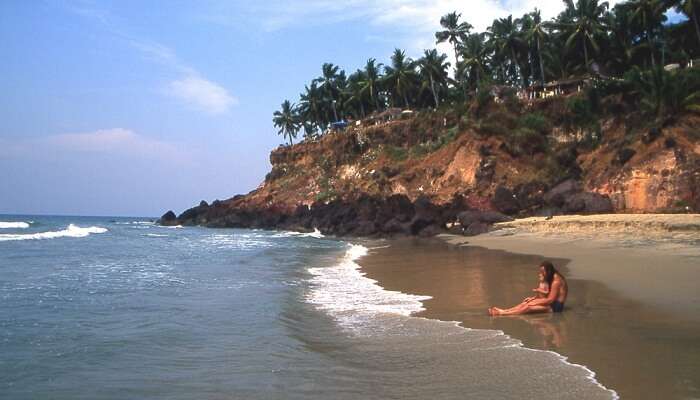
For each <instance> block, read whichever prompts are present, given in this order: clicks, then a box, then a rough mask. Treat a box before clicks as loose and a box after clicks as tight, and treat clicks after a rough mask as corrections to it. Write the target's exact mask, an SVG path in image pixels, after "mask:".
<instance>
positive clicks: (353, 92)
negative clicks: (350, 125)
mask: <svg viewBox="0 0 700 400" xmlns="http://www.w3.org/2000/svg"><path fill="white" fill-rule="evenodd" d="M364 75H365V73H364V71H362V70H360V69H358V70H357V71H355V72H354V73H352V74H350V76H349V77H348V83H347V87H346V88H345V95H346V96H345V97H346V99H345V101H344V102H343V107H344V108H345V109H346V110H347V109H348V108H351V107H354V108H355V112H353V114H354V115H355V116H356V117H360V118H364V117H365V99H366V96H365V95H364V92H363V91H362V82H363V81H365V80H366V78H365V76H364ZM357 111H359V112H357Z"/></svg>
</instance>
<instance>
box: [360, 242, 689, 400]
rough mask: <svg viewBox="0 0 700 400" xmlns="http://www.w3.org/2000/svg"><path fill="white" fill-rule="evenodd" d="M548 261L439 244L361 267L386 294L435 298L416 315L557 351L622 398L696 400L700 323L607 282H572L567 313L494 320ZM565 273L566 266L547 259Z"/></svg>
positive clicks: (402, 245) (396, 249)
mask: <svg viewBox="0 0 700 400" xmlns="http://www.w3.org/2000/svg"><path fill="white" fill-rule="evenodd" d="M542 260H543V257H540V256H535V255H519V254H512V253H507V252H504V251H496V250H488V249H484V248H478V247H470V246H466V247H457V246H451V245H447V244H445V243H444V242H442V241H425V240H411V239H407V240H400V241H396V242H394V243H392V246H391V247H390V248H387V249H381V250H375V251H372V252H371V253H370V255H369V256H368V257H366V258H364V259H361V260H360V262H359V263H360V264H361V265H362V267H363V270H364V271H365V272H366V273H367V276H368V277H370V278H372V279H376V280H378V281H379V284H380V285H381V286H383V287H384V288H385V289H388V290H398V291H402V292H405V293H413V294H419V295H427V296H432V299H430V300H427V301H425V302H424V305H425V307H426V310H425V311H423V312H421V313H419V314H418V315H417V316H420V317H426V318H434V319H440V320H444V321H459V322H460V323H461V324H462V325H463V326H465V327H468V328H475V329H497V330H502V331H504V332H505V333H506V334H508V335H510V336H512V337H514V338H517V339H519V340H521V341H522V342H523V344H524V345H526V346H528V347H531V348H537V349H543V350H552V351H556V352H557V353H560V354H562V355H564V356H566V357H568V358H569V359H570V361H571V362H574V363H578V364H583V365H586V366H588V367H589V368H591V369H592V370H593V371H595V372H596V373H597V376H598V380H599V381H600V382H601V383H602V384H603V385H605V386H607V387H610V388H613V389H615V390H616V391H618V393H619V394H620V395H621V397H622V398H635V399H656V398H693V397H699V396H700V342H698V340H697V338H698V337H700V322H698V320H697V319H693V320H691V319H688V320H686V319H683V318H682V316H677V315H671V314H669V313H668V312H665V311H662V310H660V309H658V308H655V307H653V306H651V305H649V304H642V303H639V302H635V301H631V300H629V299H626V298H623V297H622V296H620V295H619V294H617V293H616V292H613V291H612V290H610V289H609V288H608V287H607V286H606V285H605V284H603V283H600V282H595V281H585V280H580V279H574V278H569V279H568V282H569V288H570V295H569V299H568V300H567V305H566V306H567V308H566V310H565V312H563V313H561V314H551V313H548V314H541V315H525V316H515V317H498V318H491V317H489V316H487V313H486V309H487V307H489V306H492V305H499V306H510V305H513V304H517V303H519V302H520V301H521V300H522V299H523V298H524V297H526V296H529V295H530V294H531V289H532V288H533V287H535V286H536V285H537V266H538V265H539V263H540V262H541V261H542ZM550 260H551V261H553V262H554V264H555V265H556V267H557V269H559V270H560V271H561V272H562V273H563V274H564V275H565V276H569V270H568V269H567V267H566V265H567V263H568V260H565V259H550Z"/></svg>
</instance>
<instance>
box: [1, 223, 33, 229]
mask: <svg viewBox="0 0 700 400" xmlns="http://www.w3.org/2000/svg"><path fill="white" fill-rule="evenodd" d="M26 228H29V223H27V222H22V221H17V222H15V221H12V222H6V221H0V229H26Z"/></svg>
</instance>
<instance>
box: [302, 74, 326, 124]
mask: <svg viewBox="0 0 700 400" xmlns="http://www.w3.org/2000/svg"><path fill="white" fill-rule="evenodd" d="M299 97H300V100H299V107H298V109H299V114H300V116H301V118H302V119H303V120H304V121H305V122H308V123H311V125H312V126H314V127H321V126H323V125H325V123H326V122H327V121H324V118H323V111H322V110H323V101H324V99H323V93H322V92H321V89H319V88H318V86H317V85H316V82H311V86H308V85H307V86H305V92H304V93H302V94H301V95H300V96H299Z"/></svg>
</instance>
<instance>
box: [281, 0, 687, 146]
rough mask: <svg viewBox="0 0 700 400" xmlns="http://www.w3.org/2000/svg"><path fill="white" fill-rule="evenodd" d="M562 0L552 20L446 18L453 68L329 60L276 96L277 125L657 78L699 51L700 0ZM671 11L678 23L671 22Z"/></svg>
mask: <svg viewBox="0 0 700 400" xmlns="http://www.w3.org/2000/svg"><path fill="white" fill-rule="evenodd" d="M564 3H565V5H566V8H565V10H564V11H563V12H562V13H560V14H559V15H558V16H557V17H556V18H554V19H552V20H548V21H545V20H542V18H541V15H540V12H539V11H538V10H537V9H535V10H534V11H532V12H530V13H527V14H525V15H523V16H522V17H520V18H513V16H508V17H507V18H499V19H496V20H494V21H493V23H492V24H491V26H490V27H489V28H487V30H486V32H473V31H472V30H473V27H472V25H470V24H469V23H468V22H467V21H465V20H463V18H462V15H461V14H458V13H456V12H452V13H449V14H446V15H444V16H443V17H442V18H441V19H440V25H441V30H440V31H439V32H436V33H435V39H436V44H437V43H443V42H447V43H449V44H450V45H451V46H452V48H453V50H454V56H455V59H456V65H451V64H450V63H449V62H447V55H445V54H442V53H439V52H438V50H436V49H429V50H425V52H424V54H423V56H422V57H420V58H419V59H417V60H413V59H411V58H409V57H407V56H406V54H405V52H404V51H403V50H400V49H396V50H395V51H394V53H393V54H392V56H391V59H390V61H389V63H388V64H386V65H385V64H382V63H379V62H377V60H375V59H374V58H371V59H369V60H368V61H367V62H366V64H365V66H364V67H363V68H362V69H358V70H357V71H355V72H352V73H350V74H349V75H348V74H346V72H345V71H344V70H342V69H340V68H339V67H338V66H336V65H333V64H330V63H325V64H323V66H322V70H321V76H320V77H318V78H315V79H313V80H312V81H311V82H310V83H309V84H307V85H306V86H305V89H304V92H303V93H302V94H301V95H300V98H299V100H298V101H297V102H296V103H292V102H290V101H289V100H285V101H284V102H283V103H282V106H281V109H280V110H279V111H276V112H275V113H274V115H273V123H274V126H275V127H277V128H279V134H281V135H283V136H284V137H285V139H288V140H289V142H290V143H292V142H293V139H294V138H296V137H297V134H298V132H300V131H301V132H303V135H304V137H305V138H315V137H317V136H318V135H319V134H321V133H322V132H324V131H325V130H326V129H327V128H328V127H329V125H330V124H331V123H332V122H335V121H339V120H341V119H344V118H348V117H351V118H354V119H359V118H364V117H365V116H367V115H368V114H371V113H373V112H377V111H382V110H384V109H386V108H387V107H405V108H415V109H424V108H438V107H441V106H442V105H443V104H445V103H447V104H462V103H464V102H467V101H469V100H470V99H471V97H472V96H473V95H474V94H475V93H478V92H479V89H480V88H483V87H485V86H491V85H508V86H513V87H520V88H523V87H527V86H529V85H532V84H534V83H545V82H549V81H554V80H560V79H567V78H572V77H578V76H584V75H587V74H591V75H592V74H595V75H604V76H612V77H622V76H623V75H625V74H626V73H628V72H630V71H632V72H634V73H635V74H634V77H633V78H632V79H637V80H639V79H640V78H639V77H640V73H641V72H640V71H643V70H650V71H649V72H648V74H649V79H654V76H653V75H654V74H656V75H659V74H660V75H663V74H664V72H663V69H662V67H663V66H664V65H666V64H670V63H678V64H681V65H687V64H688V63H689V62H691V60H692V59H693V58H696V57H698V56H699V55H700V0H630V1H627V2H624V3H620V4H617V5H616V6H614V7H612V8H611V7H609V4H608V3H607V2H600V1H598V0H576V1H574V0H564ZM669 10H674V11H676V12H677V13H678V14H679V20H678V21H675V22H673V23H669V21H667V16H666V15H667V13H668V11H669ZM450 69H453V70H454V74H453V76H452V77H450V76H449V74H448V71H449V70H450ZM642 78H643V77H642ZM662 90H663V89H662Z"/></svg>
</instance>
